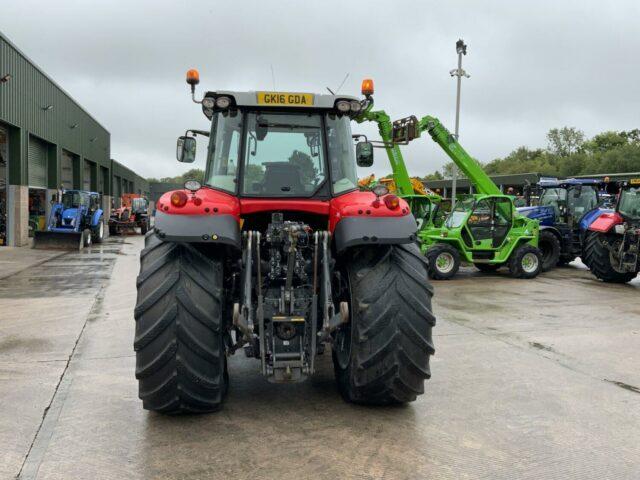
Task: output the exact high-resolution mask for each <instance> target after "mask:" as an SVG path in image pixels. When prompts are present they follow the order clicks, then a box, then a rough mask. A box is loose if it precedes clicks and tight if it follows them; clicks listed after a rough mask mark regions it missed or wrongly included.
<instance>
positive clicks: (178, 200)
mask: <svg viewBox="0 0 640 480" xmlns="http://www.w3.org/2000/svg"><path fill="white" fill-rule="evenodd" d="M187 199H188V198H187V194H186V193H184V192H183V191H178V192H173V193H172V194H171V205H173V206H174V207H184V206H185V205H186V204H187Z"/></svg>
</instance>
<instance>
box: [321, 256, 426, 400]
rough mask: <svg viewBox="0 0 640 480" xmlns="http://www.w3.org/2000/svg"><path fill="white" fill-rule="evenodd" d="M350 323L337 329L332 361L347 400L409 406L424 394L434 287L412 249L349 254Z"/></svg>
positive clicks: (339, 386)
mask: <svg viewBox="0 0 640 480" xmlns="http://www.w3.org/2000/svg"><path fill="white" fill-rule="evenodd" d="M345 261H346V262H348V264H347V265H346V273H347V277H348V283H349V291H350V305H351V306H350V315H351V318H350V321H349V324H348V325H347V326H346V327H344V328H342V329H341V330H339V331H338V334H337V335H336V338H335V342H334V346H333V363H334V370H335V374H336V381H337V383H338V389H339V390H340V393H341V394H342V396H343V397H344V399H345V400H347V401H350V402H354V403H361V404H370V405H387V404H395V403H405V402H411V401H414V400H415V399H416V397H417V396H418V395H420V394H422V393H424V380H425V379H427V378H429V377H430V376H431V372H430V370H429V357H430V356H431V355H433V353H434V348H433V341H432V339H431V329H432V327H433V326H434V325H435V318H434V316H433V314H432V312H431V297H432V296H433V289H432V287H431V285H430V284H429V280H428V278H427V265H426V262H425V260H424V257H423V256H422V254H421V253H420V250H419V249H418V247H417V246H416V245H413V244H409V245H384V246H379V247H371V248H366V247H365V248H358V249H355V250H352V251H350V252H349V256H348V257H347V258H345Z"/></svg>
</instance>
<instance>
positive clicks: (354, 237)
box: [333, 213, 418, 253]
mask: <svg viewBox="0 0 640 480" xmlns="http://www.w3.org/2000/svg"><path fill="white" fill-rule="evenodd" d="M417 229H418V225H417V223H416V219H415V217H414V216H413V215H412V214H411V213H409V214H407V215H404V216H402V217H381V216H380V217H361V216H360V217H346V218H343V219H342V220H340V221H339V222H338V224H337V225H336V228H335V230H334V232H333V238H334V240H335V245H336V250H337V251H338V253H340V252H343V251H344V250H346V249H347V248H349V247H355V246H359V245H379V244H386V245H389V244H391V245H393V244H403V243H411V242H415V241H416V231H417Z"/></svg>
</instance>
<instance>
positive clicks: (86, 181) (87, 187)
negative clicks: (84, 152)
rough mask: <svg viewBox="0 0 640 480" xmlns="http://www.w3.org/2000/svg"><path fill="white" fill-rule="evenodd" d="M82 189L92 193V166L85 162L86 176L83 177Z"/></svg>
mask: <svg viewBox="0 0 640 480" xmlns="http://www.w3.org/2000/svg"><path fill="white" fill-rule="evenodd" d="M82 189H83V190H86V191H91V164H90V163H89V162H87V161H86V160H85V161H84V175H83V176H82Z"/></svg>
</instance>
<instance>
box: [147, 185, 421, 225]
mask: <svg viewBox="0 0 640 480" xmlns="http://www.w3.org/2000/svg"><path fill="white" fill-rule="evenodd" d="M182 191H183V192H184V193H186V194H187V196H188V197H189V200H188V201H187V204H186V205H185V206H184V207H176V206H174V205H172V204H171V194H172V193H173V192H167V193H165V194H164V195H162V197H160V199H159V200H158V209H160V210H161V211H162V212H163V213H167V214H172V215H233V216H234V217H236V220H237V221H238V223H239V224H241V218H242V216H243V215H248V214H251V213H259V212H275V211H293V212H308V213H313V214H316V215H325V216H326V217H327V218H328V228H329V231H330V232H331V233H333V231H334V229H335V228H336V225H337V224H338V222H339V221H340V220H342V219H343V218H345V217H403V216H405V215H408V214H409V213H410V210H409V205H408V204H407V202H405V201H404V200H402V199H400V202H399V206H398V208H396V209H393V210H391V209H389V208H387V206H386V205H385V203H384V201H383V200H384V197H380V199H378V198H377V197H376V195H375V194H374V193H373V192H361V191H353V192H349V193H345V194H344V195H340V196H339V197H335V198H332V199H331V200H314V199H304V198H303V199H300V198H295V199H293V198H292V199H285V198H278V199H275V198H274V199H264V198H237V197H234V196H233V195H231V194H228V193H224V192H220V191H218V190H213V189H211V188H206V187H204V188H201V189H200V190H198V191H197V192H196V193H195V194H192V193H191V192H189V191H188V190H182ZM196 199H199V200H196ZM194 200H195V202H194ZM199 201H201V203H200V204H199V205H196V203H198V202H199Z"/></svg>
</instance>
